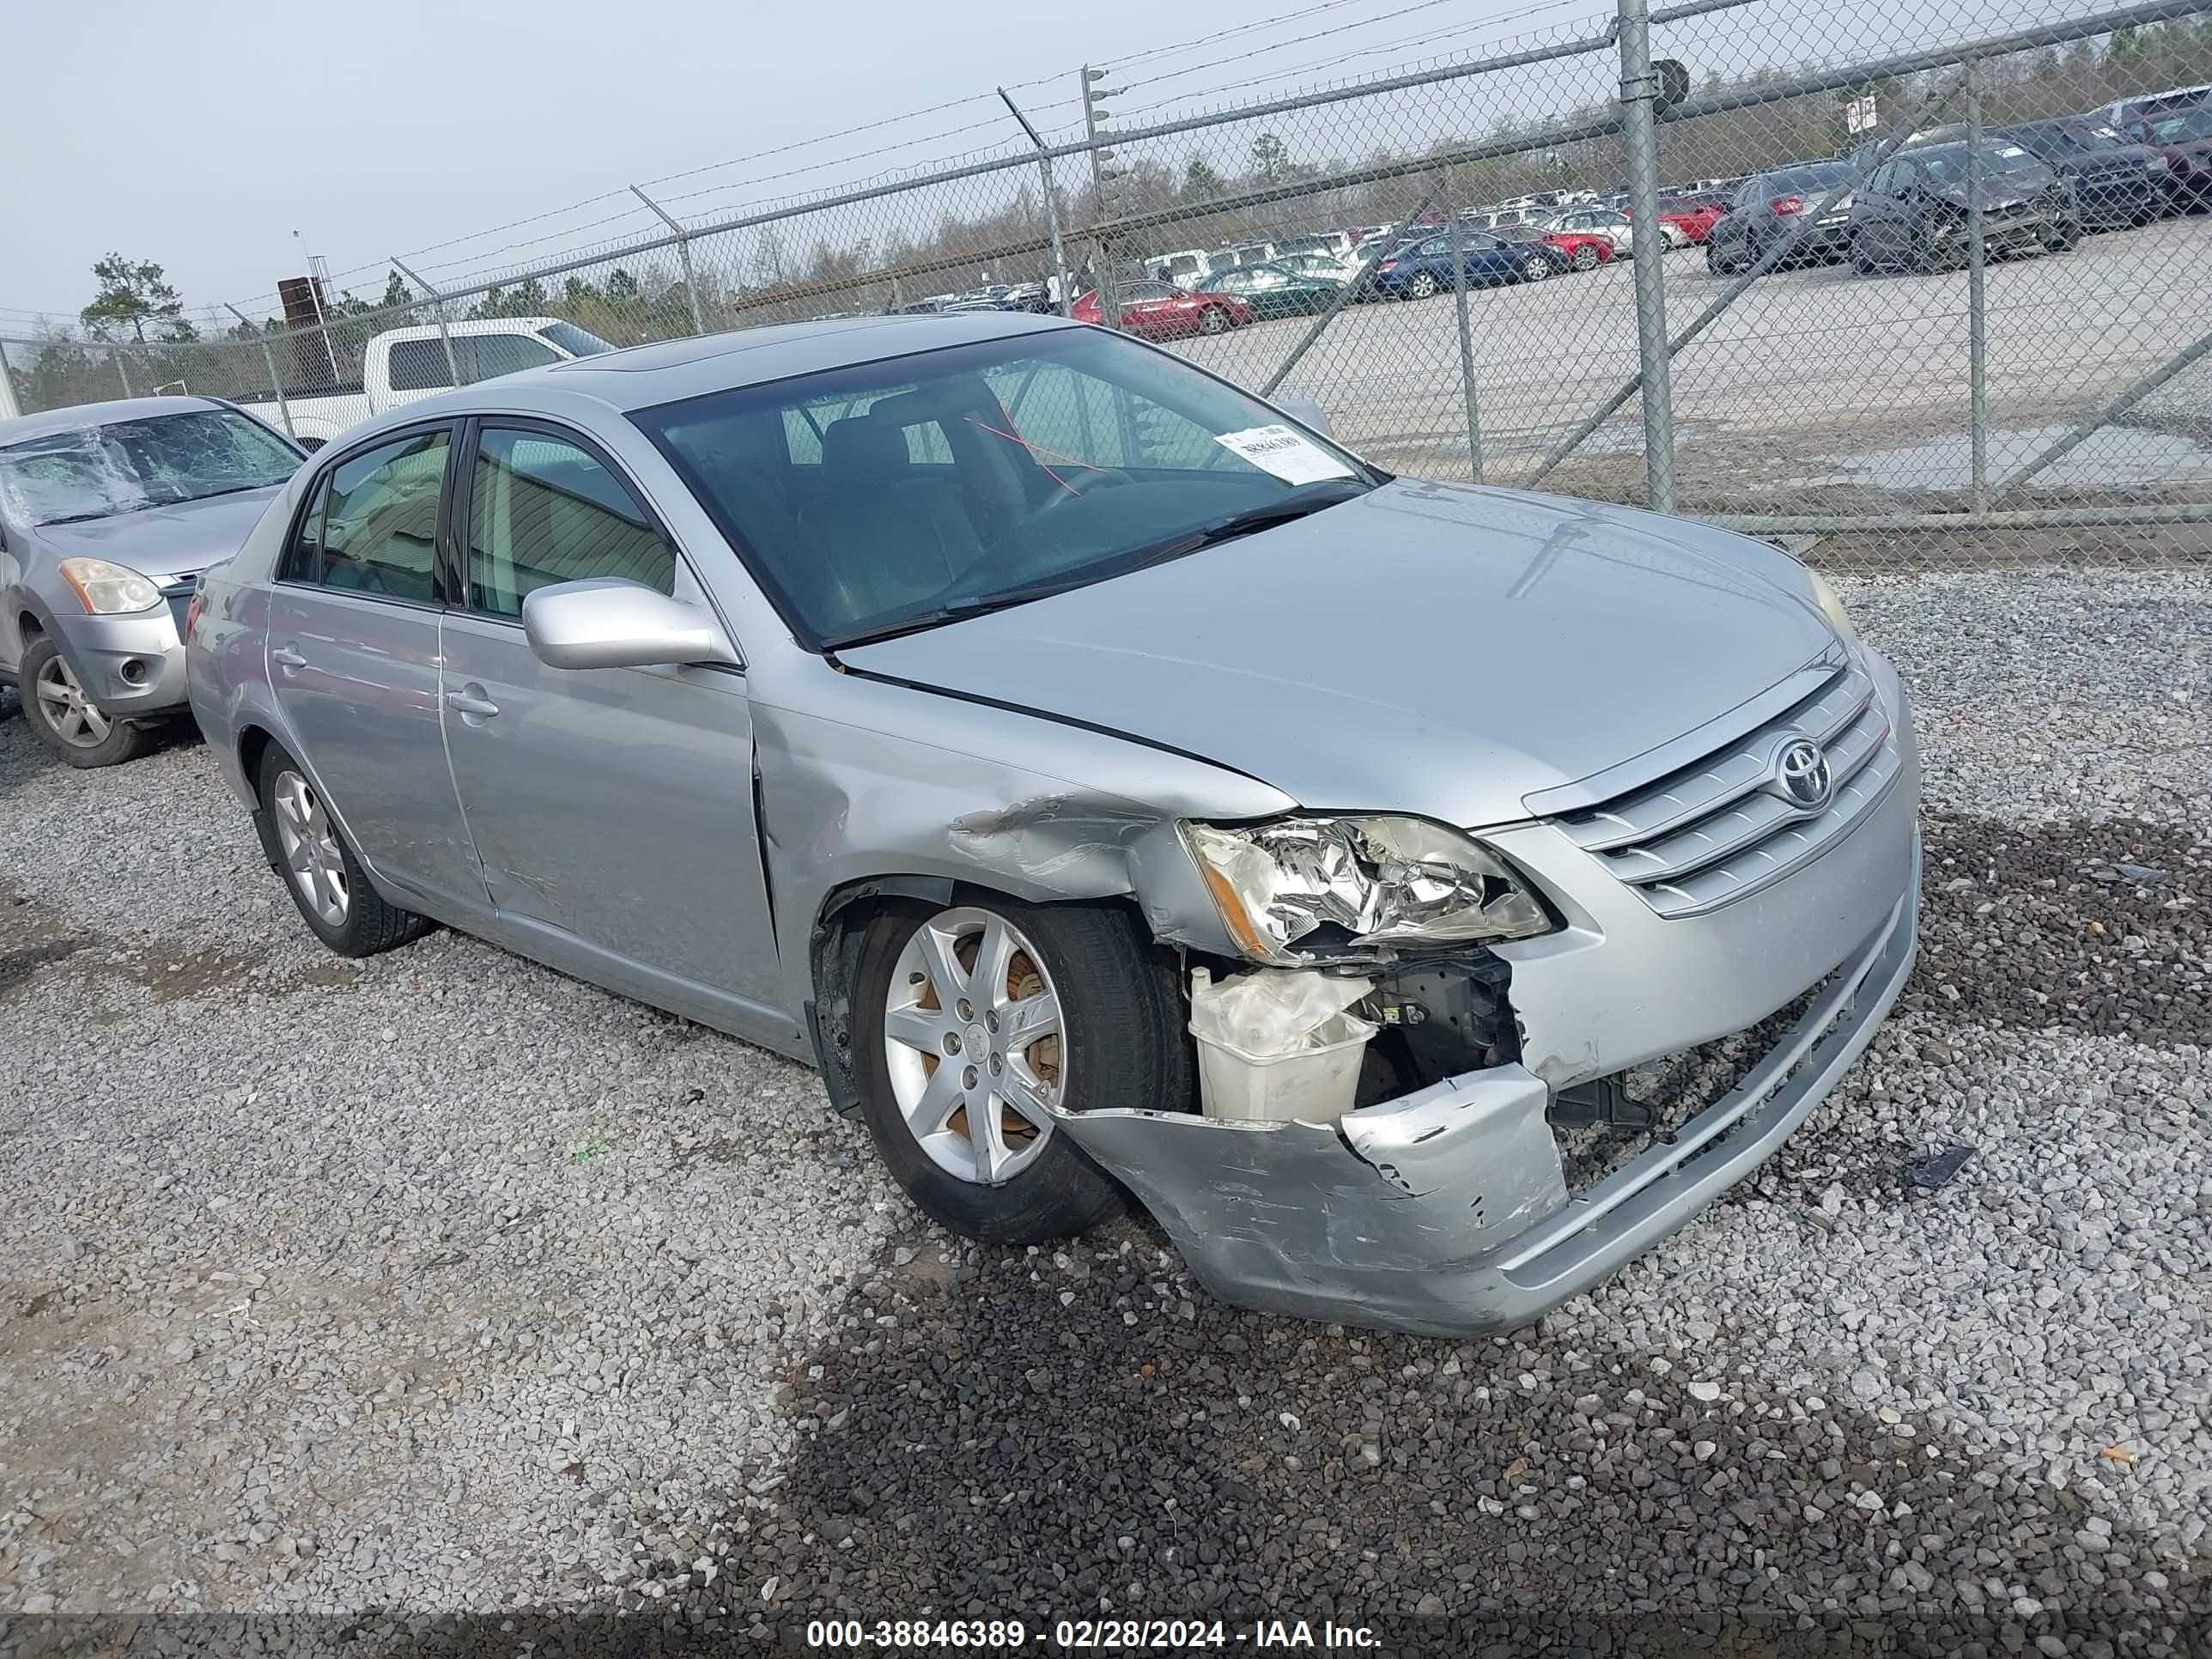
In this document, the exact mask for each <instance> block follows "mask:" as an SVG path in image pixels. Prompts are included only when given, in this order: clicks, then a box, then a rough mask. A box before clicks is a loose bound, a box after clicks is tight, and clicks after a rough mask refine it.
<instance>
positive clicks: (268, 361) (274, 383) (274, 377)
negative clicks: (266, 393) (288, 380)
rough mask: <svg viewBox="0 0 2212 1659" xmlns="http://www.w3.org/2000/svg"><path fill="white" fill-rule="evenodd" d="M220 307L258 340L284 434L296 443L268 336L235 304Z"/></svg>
mask: <svg viewBox="0 0 2212 1659" xmlns="http://www.w3.org/2000/svg"><path fill="white" fill-rule="evenodd" d="M222 308H223V309H224V310H225V311H227V312H228V313H230V314H231V315H232V316H234V317H235V318H237V319H238V321H239V325H240V327H242V328H245V329H247V330H249V331H252V333H253V334H254V336H255V337H257V338H258V339H259V340H260V342H261V362H262V364H263V366H264V368H267V369H268V371H269V389H270V391H271V392H275V393H276V413H277V414H278V416H281V417H282V418H283V422H284V435H285V436H286V437H288V438H289V439H291V440H292V441H294V442H295V443H296V442H297V441H299V437H300V435H299V434H298V433H297V432H296V431H295V430H294V429H293V427H292V404H291V401H290V399H289V398H286V397H285V396H284V379H283V376H282V375H280V374H277V372H276V353H275V352H273V351H271V350H270V349H269V341H268V338H267V337H265V336H264V335H262V333H261V331H260V330H258V329H256V328H254V326H253V325H252V323H249V322H247V321H246V313H244V312H242V311H240V309H239V308H238V307H236V306H234V305H232V304H231V303H230V302H229V301H224V302H223V307H222ZM327 343H328V342H327V341H325V344H327Z"/></svg>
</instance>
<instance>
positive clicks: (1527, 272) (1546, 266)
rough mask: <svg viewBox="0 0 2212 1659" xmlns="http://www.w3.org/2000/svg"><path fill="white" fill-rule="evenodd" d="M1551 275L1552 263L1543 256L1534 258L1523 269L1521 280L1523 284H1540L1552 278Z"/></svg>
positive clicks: (1539, 255)
mask: <svg viewBox="0 0 2212 1659" xmlns="http://www.w3.org/2000/svg"><path fill="white" fill-rule="evenodd" d="M1551 274H1552V262H1551V261H1550V260H1549V259H1547V258H1544V257H1543V255H1541V254H1536V255H1534V256H1533V257H1532V258H1530V259H1529V260H1528V263H1527V264H1524V265H1522V267H1521V278H1522V281H1523V282H1528V283H1541V282H1542V281H1544V280H1545V279H1546V278H1547V277H1548V276H1551Z"/></svg>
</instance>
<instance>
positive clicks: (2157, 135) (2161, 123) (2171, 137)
mask: <svg viewBox="0 0 2212 1659" xmlns="http://www.w3.org/2000/svg"><path fill="white" fill-rule="evenodd" d="M2150 136H2151V137H2152V138H2153V139H2154V141H2155V142H2157V143H2161V144H2185V143H2188V142H2189V141H2190V140H2191V139H2192V138H2212V104H2207V105H2200V106H2198V107H2197V108H2196V109H2185V110H2183V111H2181V112H2179V114H2175V115H2164V116H2160V117H2159V118H2157V119H2156V120H2154V121H2153V122H2152V123H2151V124H2150Z"/></svg>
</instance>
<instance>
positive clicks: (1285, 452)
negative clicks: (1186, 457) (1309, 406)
mask: <svg viewBox="0 0 2212 1659" xmlns="http://www.w3.org/2000/svg"><path fill="white" fill-rule="evenodd" d="M1213 441H1214V442H1216V443H1218V444H1219V445H1220V446H1221V447H1223V448H1224V449H1226V450H1229V451H1231V453H1235V454H1238V455H1242V456H1243V458H1244V459H1246V460H1248V461H1249V462H1251V463H1252V465H1255V466H1256V467H1258V468H1260V469H1261V471H1265V472H1272V473H1273V474H1274V475H1275V476H1276V477H1279V478H1280V479H1281V480H1282V481H1283V482H1284V483H1294V484H1306V483H1320V482H1321V481H1322V479H1323V478H1349V477H1353V476H1355V475H1354V474H1353V472H1352V469H1351V468H1350V467H1348V466H1346V465H1345V464H1344V463H1343V462H1342V461H1340V460H1339V459H1336V457H1335V456H1334V455H1332V454H1330V453H1328V451H1327V450H1326V449H1323V448H1322V447H1321V446H1320V445H1319V444H1317V443H1316V442H1315V441H1313V440H1312V439H1310V438H1309V437H1307V436H1306V435H1304V433H1302V432H1297V431H1294V430H1292V429H1291V428H1289V427H1287V426H1279V425H1278V426H1254V427H1247V428H1245V429H1244V430H1243V431H1242V432H1223V433H1218V434H1217V435H1215V437H1214V440H1213Z"/></svg>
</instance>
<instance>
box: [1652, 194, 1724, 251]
mask: <svg viewBox="0 0 2212 1659" xmlns="http://www.w3.org/2000/svg"><path fill="white" fill-rule="evenodd" d="M1727 211H1728V203H1727V202H1726V201H1725V200H1723V198H1722V197H1718V196H1687V197H1683V198H1682V199H1681V200H1680V201H1675V202H1664V203H1662V204H1660V207H1659V222H1660V223H1661V224H1662V225H1672V226H1674V228H1675V229H1677V230H1679V231H1680V232H1681V233H1682V234H1683V236H1684V237H1685V238H1686V240H1689V241H1692V242H1702V241H1704V240H1705V238H1706V237H1708V236H1710V235H1711V234H1713V226H1714V224H1715V222H1717V221H1718V219H1719V218H1720V216H1721V215H1723V213H1726V212H1727Z"/></svg>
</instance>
